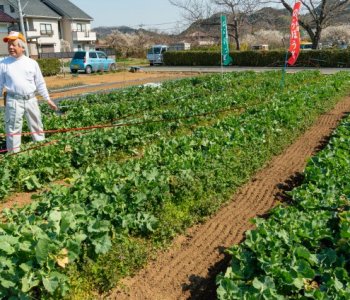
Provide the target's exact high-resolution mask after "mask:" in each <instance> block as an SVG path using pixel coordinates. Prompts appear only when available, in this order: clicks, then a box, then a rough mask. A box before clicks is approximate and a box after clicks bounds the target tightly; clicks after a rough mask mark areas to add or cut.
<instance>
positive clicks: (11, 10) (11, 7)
mask: <svg viewBox="0 0 350 300" xmlns="http://www.w3.org/2000/svg"><path fill="white" fill-rule="evenodd" d="M10 12H12V13H14V12H15V8H14V7H13V6H12V5H10Z"/></svg>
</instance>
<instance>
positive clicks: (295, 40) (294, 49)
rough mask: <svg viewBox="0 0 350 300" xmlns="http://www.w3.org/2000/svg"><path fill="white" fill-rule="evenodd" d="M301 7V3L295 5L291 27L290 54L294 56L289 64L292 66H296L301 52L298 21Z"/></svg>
mask: <svg viewBox="0 0 350 300" xmlns="http://www.w3.org/2000/svg"><path fill="white" fill-rule="evenodd" d="M300 6H301V2H296V3H295V4H294V8H293V15H292V23H291V25H290V44H289V52H290V53H291V54H292V56H291V57H290V58H289V59H288V64H289V65H290V66H292V65H294V64H295V62H296V61H297V58H298V55H299V51H300V32H299V21H298V16H299V11H300Z"/></svg>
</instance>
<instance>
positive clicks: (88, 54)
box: [69, 50, 117, 74]
mask: <svg viewBox="0 0 350 300" xmlns="http://www.w3.org/2000/svg"><path fill="white" fill-rule="evenodd" d="M69 67H70V71H71V72H72V73H77V72H78V71H85V73H86V74H90V73H92V72H96V71H115V70H116V69H117V65H116V62H115V60H114V59H111V58H108V56H107V55H106V53H104V52H103V51H92V50H90V51H77V52H75V53H74V56H73V58H72V60H71V63H70V66H69Z"/></svg>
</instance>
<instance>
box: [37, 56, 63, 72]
mask: <svg viewBox="0 0 350 300" xmlns="http://www.w3.org/2000/svg"><path fill="white" fill-rule="evenodd" d="M37 62H38V64H39V66H40V69H41V72H42V73H43V76H53V75H57V74H58V73H59V72H60V70H61V64H60V61H59V59H58V58H40V59H38V60H37Z"/></svg>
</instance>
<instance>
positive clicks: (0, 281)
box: [0, 278, 16, 289]
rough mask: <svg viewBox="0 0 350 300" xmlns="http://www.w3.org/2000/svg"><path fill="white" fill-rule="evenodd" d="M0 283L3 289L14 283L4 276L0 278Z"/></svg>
mask: <svg viewBox="0 0 350 300" xmlns="http://www.w3.org/2000/svg"><path fill="white" fill-rule="evenodd" d="M0 283H1V285H2V286H3V287H4V288H5V289H9V288H13V287H15V286H16V284H15V283H14V282H13V281H10V280H6V279H4V278H0Z"/></svg>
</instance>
